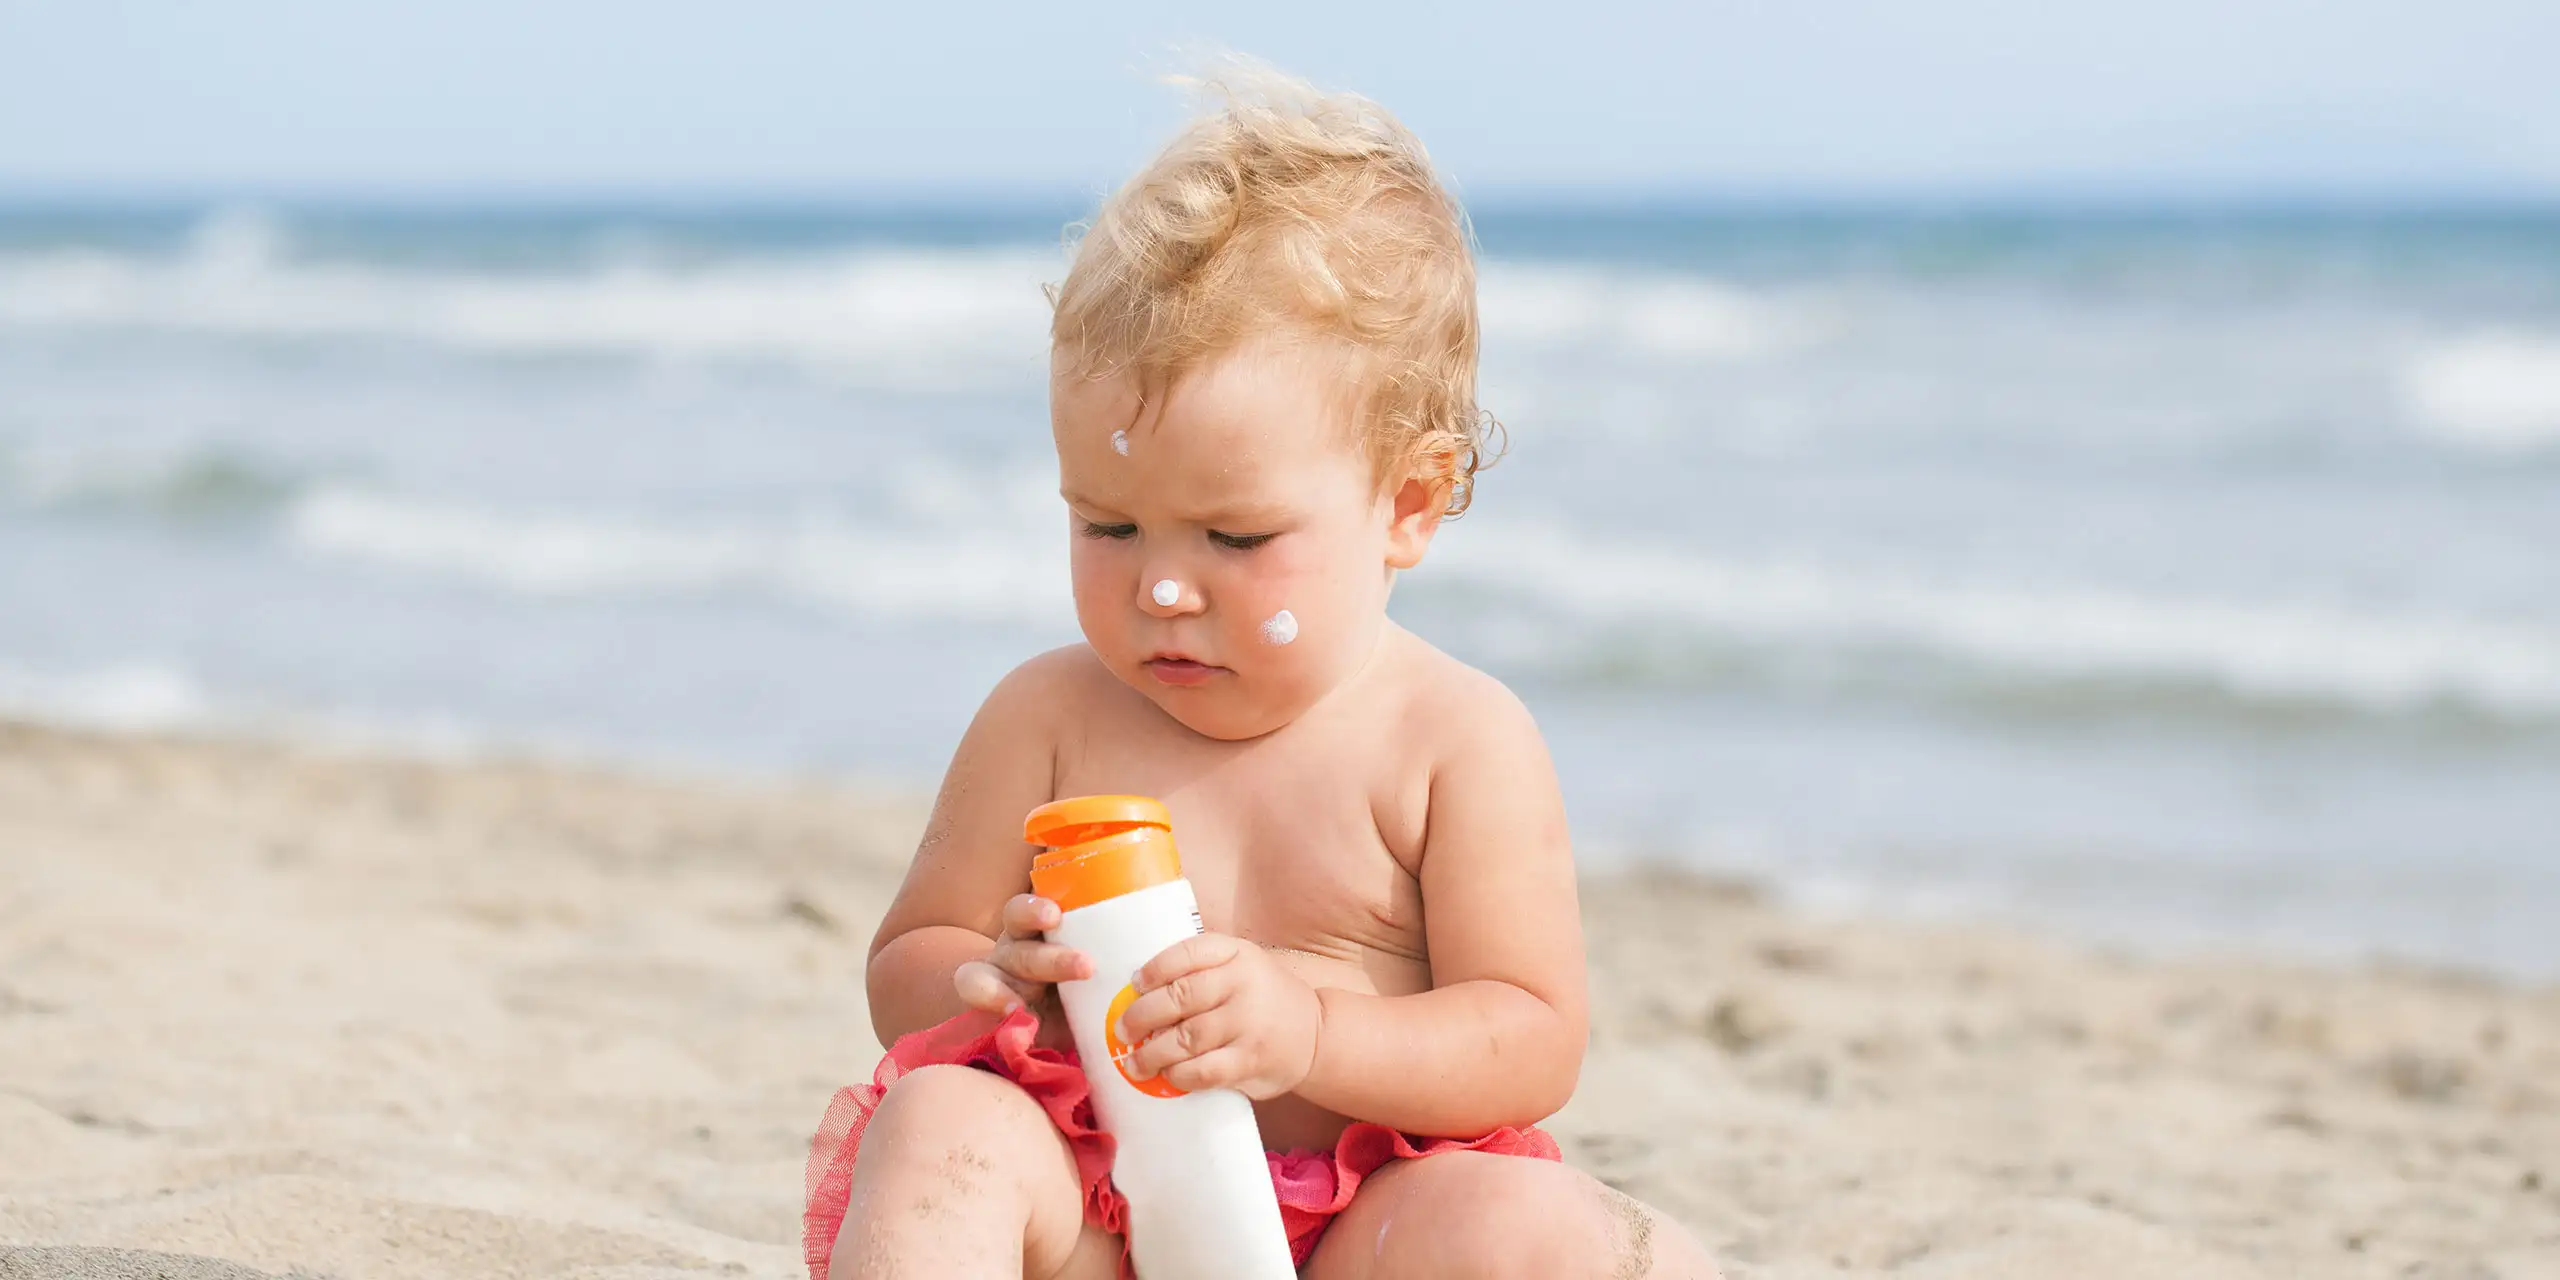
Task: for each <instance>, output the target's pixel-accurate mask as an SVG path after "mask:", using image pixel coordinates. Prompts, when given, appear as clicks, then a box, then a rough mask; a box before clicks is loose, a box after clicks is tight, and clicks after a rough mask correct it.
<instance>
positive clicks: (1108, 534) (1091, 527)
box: [1084, 520, 1138, 538]
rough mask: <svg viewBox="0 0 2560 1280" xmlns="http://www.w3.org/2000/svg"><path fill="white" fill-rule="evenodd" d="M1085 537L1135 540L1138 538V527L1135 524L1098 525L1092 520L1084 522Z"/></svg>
mask: <svg viewBox="0 0 2560 1280" xmlns="http://www.w3.org/2000/svg"><path fill="white" fill-rule="evenodd" d="M1084 536H1086V537H1088V538H1134V537H1136V536H1138V526H1136V525H1134V524H1096V523H1094V522H1093V521H1091V520H1087V521H1085V522H1084Z"/></svg>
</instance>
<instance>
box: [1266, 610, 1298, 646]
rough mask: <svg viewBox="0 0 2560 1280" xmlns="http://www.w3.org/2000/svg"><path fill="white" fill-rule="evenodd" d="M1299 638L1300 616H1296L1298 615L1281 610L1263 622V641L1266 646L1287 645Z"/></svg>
mask: <svg viewBox="0 0 2560 1280" xmlns="http://www.w3.org/2000/svg"><path fill="white" fill-rule="evenodd" d="M1297 638H1298V615H1296V614H1294V613H1291V612H1289V611H1288V610H1286V609H1283V610H1281V611H1280V612H1278V613H1275V614H1272V615H1271V616H1270V617H1268V618H1265V619H1263V621H1262V640H1263V643H1265V644H1287V643H1289V642H1290V641H1292V640H1295V639H1297Z"/></svg>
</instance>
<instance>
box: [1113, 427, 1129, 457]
mask: <svg viewBox="0 0 2560 1280" xmlns="http://www.w3.org/2000/svg"><path fill="white" fill-rule="evenodd" d="M1111 451H1112V452H1113V453H1116V454H1119V455H1120V456H1121V457H1123V458H1125V457H1128V456H1129V433H1128V432H1126V431H1114V432H1112V433H1111Z"/></svg>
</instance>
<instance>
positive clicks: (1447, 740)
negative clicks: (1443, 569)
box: [1396, 631, 1546, 773]
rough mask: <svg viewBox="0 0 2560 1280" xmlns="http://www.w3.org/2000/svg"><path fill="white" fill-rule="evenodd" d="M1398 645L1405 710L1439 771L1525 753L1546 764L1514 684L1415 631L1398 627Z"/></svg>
mask: <svg viewBox="0 0 2560 1280" xmlns="http://www.w3.org/2000/svg"><path fill="white" fill-rule="evenodd" d="M1397 644H1398V648H1399V653H1398V655H1397V659H1396V660H1397V662H1398V664H1399V666H1400V669H1401V673H1402V683H1403V687H1404V688H1405V689H1406V690H1407V691H1408V692H1407V700H1406V704H1405V713H1406V715H1407V716H1408V717H1409V723H1411V724H1413V725H1415V726H1417V727H1418V728H1420V729H1421V732H1420V733H1418V734H1417V735H1416V739H1417V740H1418V741H1420V742H1422V743H1424V744H1426V746H1427V749H1428V750H1429V752H1430V753H1431V756H1432V765H1433V771H1434V772H1435V773H1437V772H1439V771H1440V770H1442V769H1444V768H1447V767H1450V766H1458V767H1464V766H1465V765H1466V764H1467V763H1468V762H1469V761H1471V760H1482V759H1484V758H1486V757H1487V756H1492V757H1496V758H1511V759H1518V758H1519V757H1520V756H1521V755H1522V754H1523V753H1524V752H1525V753H1526V754H1528V755H1530V756H1533V757H1534V758H1535V759H1536V760H1537V761H1538V762H1539V764H1540V766H1541V767H1543V766H1544V762H1545V760H1546V744H1545V739H1543V738H1542V737H1541V736H1540V735H1539V733H1538V722H1537V720H1536V718H1535V717H1533V716H1531V715H1530V714H1529V707H1528V704H1526V703H1523V702H1522V701H1521V700H1520V697H1519V695H1518V694H1515V693H1513V692H1512V691H1511V687H1510V686H1508V685H1506V684H1504V683H1502V682H1501V681H1500V680H1497V679H1495V678H1493V677H1492V676H1490V675H1487V674H1485V673H1484V672H1482V671H1479V670H1477V669H1476V668H1474V667H1471V666H1468V665H1467V664H1466V663H1463V662H1460V661H1458V660H1457V659H1456V658H1453V657H1450V656H1449V655H1448V654H1446V653H1443V652H1441V651H1440V650H1439V649H1438V648H1436V647H1434V646H1433V645H1432V644H1431V643H1430V642H1428V641H1426V640H1424V639H1422V638H1421V637H1419V636H1416V635H1413V634H1412V633H1411V632H1402V631H1400V632H1399V633H1398V638H1397Z"/></svg>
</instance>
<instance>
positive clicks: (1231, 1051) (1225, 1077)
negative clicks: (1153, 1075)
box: [1163, 1044, 1254, 1097]
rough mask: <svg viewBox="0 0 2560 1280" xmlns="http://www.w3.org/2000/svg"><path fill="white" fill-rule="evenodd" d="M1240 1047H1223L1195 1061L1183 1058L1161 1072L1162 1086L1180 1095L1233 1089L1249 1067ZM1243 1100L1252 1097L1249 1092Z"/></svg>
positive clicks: (1231, 1045) (1229, 1045)
mask: <svg viewBox="0 0 2560 1280" xmlns="http://www.w3.org/2000/svg"><path fill="white" fill-rule="evenodd" d="M1250 1065H1251V1064H1250V1062H1248V1061H1247V1055H1246V1053H1245V1051H1244V1048H1243V1046H1241V1045H1236V1044H1227V1045H1223V1046H1221V1047H1219V1048H1216V1049H1212V1050H1210V1051H1209V1052H1207V1053H1204V1054H1201V1055H1200V1056H1199V1057H1196V1058H1185V1059H1183V1060H1182V1061H1180V1062H1177V1063H1174V1064H1173V1065H1172V1066H1169V1067H1166V1068H1165V1069H1164V1073H1163V1074H1164V1082H1165V1083H1166V1084H1169V1085H1172V1086H1173V1087H1174V1088H1176V1089H1180V1090H1182V1091H1183V1092H1184V1093H1198V1092H1199V1091H1201V1090H1203V1089H1233V1088H1236V1087H1237V1086H1238V1084H1239V1082H1241V1081H1242V1080H1243V1079H1244V1078H1245V1073H1246V1070H1247V1069H1248V1068H1249V1067H1250ZM1247 1096H1248V1097H1250V1096H1254V1095H1253V1094H1251V1093H1250V1092H1249V1091H1248V1093H1247Z"/></svg>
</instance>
